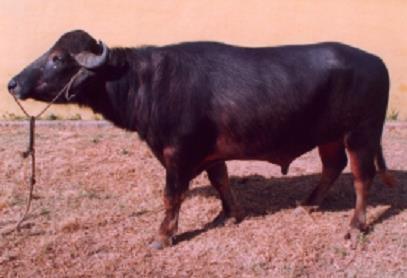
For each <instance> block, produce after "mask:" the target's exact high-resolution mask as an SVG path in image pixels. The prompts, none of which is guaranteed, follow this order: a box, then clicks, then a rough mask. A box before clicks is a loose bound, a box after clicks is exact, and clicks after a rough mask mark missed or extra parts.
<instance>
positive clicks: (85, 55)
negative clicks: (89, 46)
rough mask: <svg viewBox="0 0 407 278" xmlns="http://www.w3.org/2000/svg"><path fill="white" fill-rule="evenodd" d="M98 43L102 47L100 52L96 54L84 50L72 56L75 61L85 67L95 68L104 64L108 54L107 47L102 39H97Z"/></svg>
mask: <svg viewBox="0 0 407 278" xmlns="http://www.w3.org/2000/svg"><path fill="white" fill-rule="evenodd" d="M99 45H101V46H102V48H103V51H102V54H100V55H96V54H93V53H91V52H88V51H84V52H81V53H79V54H76V55H75V56H74V58H75V60H76V62H77V63H78V64H79V65H81V66H82V67H84V68H87V69H95V68H98V67H100V66H102V65H103V64H105V63H106V61H107V56H108V54H109V48H108V47H107V46H106V45H105V44H104V43H103V42H102V41H99Z"/></svg>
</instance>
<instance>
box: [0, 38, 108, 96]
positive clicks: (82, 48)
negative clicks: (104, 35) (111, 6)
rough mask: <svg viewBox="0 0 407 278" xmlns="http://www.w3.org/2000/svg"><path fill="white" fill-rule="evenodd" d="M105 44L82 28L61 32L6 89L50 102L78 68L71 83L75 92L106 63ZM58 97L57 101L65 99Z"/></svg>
mask: <svg viewBox="0 0 407 278" xmlns="http://www.w3.org/2000/svg"><path fill="white" fill-rule="evenodd" d="M108 56H109V49H108V47H107V46H106V45H105V44H103V43H102V42H99V43H98V42H97V41H96V40H95V39H94V38H92V37H91V36H90V35H89V34H87V33H86V32H84V31H81V30H77V31H72V32H68V33H65V34H64V35H62V36H61V37H60V38H59V39H58V41H57V42H56V43H55V44H54V46H52V47H51V48H50V49H49V50H48V51H47V52H45V53H44V54H43V55H42V56H40V57H39V58H38V59H37V60H35V61H34V62H32V63H31V64H30V65H29V66H28V67H26V68H25V69H24V70H23V71H22V72H21V73H19V74H17V75H16V76H15V77H14V78H12V79H11V80H10V82H9V83H8V90H9V92H10V93H11V94H13V95H14V96H15V97H17V98H19V99H27V98H32V99H36V100H41V101H51V100H52V99H53V98H54V97H55V96H56V95H57V94H58V93H59V91H60V90H62V88H64V86H65V85H66V84H67V83H68V82H69V81H70V79H71V78H72V76H74V75H75V74H76V73H77V72H78V71H79V70H80V69H82V71H81V74H80V75H79V76H77V78H75V81H74V82H73V84H72V89H71V90H73V91H76V92H75V93H78V91H80V90H81V86H82V85H83V84H84V83H86V81H88V80H89V79H91V78H92V77H93V76H95V75H96V74H97V72H98V71H99V70H101V68H103V66H104V65H105V64H106V63H107V60H108ZM65 101H66V100H65V98H63V97H60V98H59V99H58V100H57V102H65Z"/></svg>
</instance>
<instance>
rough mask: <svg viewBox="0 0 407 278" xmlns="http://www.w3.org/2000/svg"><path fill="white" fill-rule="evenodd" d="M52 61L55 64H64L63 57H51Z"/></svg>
mask: <svg viewBox="0 0 407 278" xmlns="http://www.w3.org/2000/svg"><path fill="white" fill-rule="evenodd" d="M51 60H52V62H53V63H54V64H60V63H62V62H63V57H62V55H58V54H54V55H52V56H51Z"/></svg>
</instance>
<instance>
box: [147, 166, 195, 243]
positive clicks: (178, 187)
mask: <svg viewBox="0 0 407 278" xmlns="http://www.w3.org/2000/svg"><path fill="white" fill-rule="evenodd" d="M188 183H189V182H188V181H187V180H181V179H180V178H179V177H178V176H177V175H174V174H173V173H171V172H168V171H167V174H166V184H165V190H164V209H165V215H164V220H163V221H162V222H161V225H160V228H159V231H158V235H157V238H156V240H155V241H154V242H152V243H151V244H150V247H151V248H153V249H162V248H164V247H168V246H171V245H172V241H173V237H174V235H175V233H176V232H177V229H178V217H179V210H180V208H181V203H182V201H183V199H184V198H185V192H186V190H187V189H188Z"/></svg>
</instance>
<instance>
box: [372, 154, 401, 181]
mask: <svg viewBox="0 0 407 278" xmlns="http://www.w3.org/2000/svg"><path fill="white" fill-rule="evenodd" d="M375 164H376V169H377V171H378V174H379V177H380V179H381V180H382V182H383V183H384V184H385V185H386V186H387V187H395V186H396V185H397V181H396V179H395V178H394V177H393V175H392V174H390V173H389V171H388V170H387V166H386V161H385V160H384V156H383V150H382V146H380V147H379V150H378V152H377V154H376V158H375Z"/></svg>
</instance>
